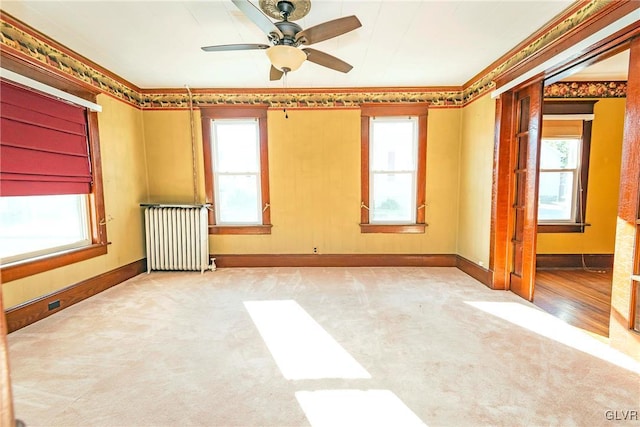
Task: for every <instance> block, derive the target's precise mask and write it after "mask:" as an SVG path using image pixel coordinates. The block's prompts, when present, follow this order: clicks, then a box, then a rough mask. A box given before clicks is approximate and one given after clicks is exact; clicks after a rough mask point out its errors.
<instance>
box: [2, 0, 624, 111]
mask: <svg viewBox="0 0 640 427" xmlns="http://www.w3.org/2000/svg"><path fill="white" fill-rule="evenodd" d="M608 3H609V0H592V1H591V2H589V3H588V4H586V5H585V6H584V7H583V8H581V9H579V10H578V11H576V13H574V14H573V15H571V16H570V17H568V18H567V19H565V20H564V21H562V22H561V23H560V24H558V25H557V26H555V27H554V28H552V29H551V30H550V31H548V32H547V33H545V34H544V35H542V36H541V37H540V38H538V39H537V40H535V41H534V42H533V43H531V44H529V45H528V46H526V47H525V48H524V49H522V50H521V51H520V52H518V53H516V54H515V55H513V56H511V57H510V58H509V59H508V60H507V61H505V62H503V63H502V64H500V65H499V66H498V67H496V68H495V69H494V70H492V71H490V72H489V73H488V74H486V75H485V76H483V77H482V78H480V79H479V80H478V81H476V82H474V83H473V84H472V85H471V86H469V87H468V88H466V89H464V90H451V91H447V90H431V89H429V88H425V89H424V90H420V89H416V90H410V91H400V90H399V91H393V90H390V91H370V92H366V91H361V92H358V91H354V92H344V91H339V90H336V91H335V92H331V91H328V92H326V93H319V92H302V91H292V92H291V93H273V92H263V93H260V92H259V89H256V93H244V92H243V93H237V92H236V93H234V92H229V93H225V92H223V91H219V90H215V91H214V90H212V91H211V92H210V93H207V92H206V90H205V89H202V90H199V91H198V92H196V93H194V94H193V98H192V101H193V104H194V106H208V105H223V104H230V105H256V104H268V105H270V106H272V107H283V106H286V107H290V108H292V107H304V108H334V107H351V106H357V105H359V104H360V103H364V102H366V103H370V102H385V103H386V102H391V103H400V102H402V103H405V102H409V103H411V102H427V103H429V104H430V105H432V106H433V107H445V108H446V107H461V106H464V105H465V104H467V103H469V102H470V101H472V100H473V99H475V98H477V97H479V96H481V95H484V94H485V93H486V92H487V91H488V90H491V89H492V88H493V87H494V86H495V84H494V82H493V79H494V78H495V76H496V75H498V74H500V73H502V72H503V71H505V70H507V69H509V68H510V67H512V66H513V65H515V64H517V63H518V62H520V61H522V60H523V59H525V58H527V57H529V56H530V55H532V54H534V53H535V52H537V51H539V50H540V49H542V48H543V47H545V46H547V45H548V44H549V43H551V42H553V41H554V40H557V39H558V38H559V37H561V36H562V35H563V34H566V33H567V32H569V31H570V30H572V29H573V28H575V27H576V26H578V25H579V24H581V23H582V22H584V21H585V20H586V19H588V18H590V17H591V16H593V15H594V14H596V13H597V12H598V11H600V10H601V9H602V8H603V7H605V6H606V5H607V4H608ZM50 43H51V42H50V41H49V40H48V39H47V38H46V37H44V36H42V35H40V34H39V33H37V32H36V31H33V30H31V29H30V28H29V27H26V26H23V25H21V24H20V23H19V22H14V21H13V20H12V19H11V18H9V17H8V16H6V15H2V16H1V17H0V49H2V50H6V51H9V52H13V53H16V54H17V55H18V56H21V57H22V58H25V59H26V60H28V61H29V62H32V63H34V64H39V65H41V66H44V67H45V68H47V69H50V70H53V71H54V72H56V73H58V74H61V75H64V76H67V77H70V78H72V79H73V80H76V81H79V82H83V83H84V84H86V85H90V86H91V87H94V88H97V89H98V90H100V91H101V92H104V93H107V94H109V95H111V96H114V97H116V98H117V99H120V100H122V101H125V102H127V103H129V104H131V105H134V106H136V107H138V108H141V109H180V108H187V107H188V106H189V97H188V94H187V93H186V91H185V92H184V93H183V92H178V91H176V92H175V93H166V92H159V93H148V92H146V91H145V92H140V91H139V90H138V89H137V88H135V87H130V86H129V85H127V84H125V83H123V82H121V81H119V80H117V79H116V78H113V77H112V76H110V75H108V74H105V73H103V72H101V71H100V70H97V69H95V68H93V67H91V66H90V65H89V64H86V63H85V62H83V60H82V58H81V57H80V56H76V55H74V54H73V53H71V52H69V53H67V52H64V51H62V50H60V49H58V48H56V47H54V46H52V45H51V44H50ZM611 83H616V82H609V83H608V84H611ZM585 84H586V83H580V84H579V88H580V89H579V90H578V89H573V88H572V87H569V88H564V86H563V87H560V86H556V85H559V84H556V85H552V86H549V88H547V90H546V91H545V93H546V92H547V91H549V93H550V95H549V96H554V97H567V96H566V95H564V94H565V93H568V92H570V93H573V94H574V96H572V97H582V96H585V95H582V94H587V93H589V94H591V95H590V96H594V95H593V94H592V93H595V92H597V93H602V96H607V97H612V96H620V95H619V94H618V95H611V94H610V93H612V91H613V93H622V92H620V91H624V92H626V85H625V87H624V88H622V86H620V84H621V82H617V84H618V85H617V86H616V88H611V89H605V86H602V84H595V83H592V86H593V85H595V87H596V89H595V92H593V90H592V89H591V88H592V86H589V85H587V86H584V85H585ZM565 85H566V84H565ZM607 87H608V86H607Z"/></svg>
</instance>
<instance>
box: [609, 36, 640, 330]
mask: <svg viewBox="0 0 640 427" xmlns="http://www.w3.org/2000/svg"><path fill="white" fill-rule="evenodd" d="M639 122H640V36H637V37H635V38H634V39H633V40H632V41H631V43H630V56H629V78H628V82H627V102H626V113H625V124H624V136H623V141H622V164H621V167H620V192H619V200H618V227H617V229H616V256H615V263H614V276H613V284H612V288H613V289H612V294H615V296H616V298H615V299H612V304H611V323H610V331H611V338H612V341H615V340H618V339H619V338H618V337H617V335H618V334H622V333H623V332H622V331H623V330H624V329H626V330H627V332H628V333H634V332H632V330H633V327H634V314H635V302H636V299H637V298H639V297H640V295H637V286H636V285H635V283H634V281H633V280H632V279H631V276H632V275H638V274H639V273H640V271H639V269H640V235H639V234H640V232H639V224H638V222H639V221H638V220H639V218H640V128H639V127H638V123H639ZM634 334H635V333H634ZM636 340H637V338H636ZM620 341H622V339H620Z"/></svg>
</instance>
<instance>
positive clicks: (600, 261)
mask: <svg viewBox="0 0 640 427" xmlns="http://www.w3.org/2000/svg"><path fill="white" fill-rule="evenodd" d="M583 256H584V264H585V265H586V266H587V268H613V254H584V255H582V254H538V255H536V267H537V268H541V269H545V268H582V267H583V265H582V257H583Z"/></svg>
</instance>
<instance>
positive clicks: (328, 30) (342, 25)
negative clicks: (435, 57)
mask: <svg viewBox="0 0 640 427" xmlns="http://www.w3.org/2000/svg"><path fill="white" fill-rule="evenodd" d="M360 27H362V24H361V23H360V20H359V19H358V18H356V17H355V16H353V15H352V16H345V17H344V18H338V19H334V20H333V21H327V22H324V23H322V24H318V25H316V26H314V27H310V28H307V29H306V30H302V31H300V32H299V33H298V34H296V41H299V40H300V41H301V42H302V43H303V44H313V43H318V42H321V41H324V40H328V39H331V38H333V37H337V36H339V35H342V34H345V33H348V32H349V31H353V30H355V29H356V28H360Z"/></svg>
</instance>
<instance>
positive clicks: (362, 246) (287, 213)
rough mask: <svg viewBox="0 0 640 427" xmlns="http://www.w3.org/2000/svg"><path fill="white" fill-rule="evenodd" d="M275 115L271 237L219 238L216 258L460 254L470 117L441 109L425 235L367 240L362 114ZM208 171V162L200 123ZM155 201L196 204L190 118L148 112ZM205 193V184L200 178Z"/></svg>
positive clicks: (271, 122) (433, 123) (431, 148)
mask: <svg viewBox="0 0 640 427" xmlns="http://www.w3.org/2000/svg"><path fill="white" fill-rule="evenodd" d="M287 111H288V112H289V118H288V119H285V117H284V114H283V112H282V110H280V109H274V110H270V111H269V113H268V119H267V120H268V128H269V172H270V191H271V221H272V223H273V229H272V234H271V235H257V236H256V235H240V236H239V235H216V236H211V238H210V241H211V252H212V253H213V254H263V253H270V254H300V253H312V250H313V248H314V247H317V248H318V251H319V252H320V253H325V254H329V253H338V254H348V253H455V242H456V221H455V219H456V217H457V201H456V198H455V197H452V195H455V194H456V192H457V187H458V166H457V161H458V159H457V158H458V152H459V130H458V129H459V127H460V118H461V114H460V110H458V109H451V110H431V111H429V119H428V125H427V126H428V129H427V133H428V138H427V178H426V184H427V203H428V207H427V212H426V213H427V222H428V224H429V227H427V231H426V233H425V234H420V235H406V234H405V235H398V234H395V235H394V234H361V233H360V228H359V226H358V223H359V219H360V111H359V110H358V109H334V110H295V109H294V110H287ZM197 120H198V122H197V124H198V125H197V126H198V133H197V140H198V162H199V163H198V165H201V164H202V159H201V156H202V153H201V145H202V140H201V135H200V129H199V126H200V122H199V116H198V117H197ZM144 129H145V139H146V142H147V161H148V169H149V193H150V195H151V198H153V199H154V200H155V201H165V200H168V201H189V200H190V199H192V194H193V190H192V188H193V184H192V183H191V179H192V178H191V177H192V175H191V174H192V167H191V151H190V150H191V148H190V136H189V135H190V132H189V120H188V113H187V112H182V111H146V112H144ZM199 176H200V178H199V186H200V188H203V187H204V179H203V178H202V174H199Z"/></svg>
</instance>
